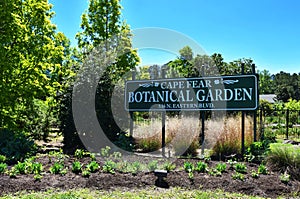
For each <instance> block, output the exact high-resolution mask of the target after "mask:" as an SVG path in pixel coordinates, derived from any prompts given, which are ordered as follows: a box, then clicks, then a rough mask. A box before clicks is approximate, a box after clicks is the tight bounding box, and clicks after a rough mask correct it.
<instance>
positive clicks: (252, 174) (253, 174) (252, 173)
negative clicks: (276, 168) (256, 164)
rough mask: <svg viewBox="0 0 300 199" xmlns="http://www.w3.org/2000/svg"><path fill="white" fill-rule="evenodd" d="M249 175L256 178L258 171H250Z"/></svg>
mask: <svg viewBox="0 0 300 199" xmlns="http://www.w3.org/2000/svg"><path fill="white" fill-rule="evenodd" d="M251 176H252V178H258V177H259V173H258V172H256V171H251Z"/></svg>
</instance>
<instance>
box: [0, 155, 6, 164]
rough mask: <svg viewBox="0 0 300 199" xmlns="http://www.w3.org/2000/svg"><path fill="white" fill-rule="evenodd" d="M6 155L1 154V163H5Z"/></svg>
mask: <svg viewBox="0 0 300 199" xmlns="http://www.w3.org/2000/svg"><path fill="white" fill-rule="evenodd" d="M5 161H6V157H5V155H0V163H5Z"/></svg>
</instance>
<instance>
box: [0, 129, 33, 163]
mask: <svg viewBox="0 0 300 199" xmlns="http://www.w3.org/2000/svg"><path fill="white" fill-rule="evenodd" d="M36 152H37V146H36V145H35V143H34V141H33V140H31V139H30V138H28V137H27V136H26V135H25V133H24V132H18V131H11V130H8V129H0V154H1V155H4V156H5V157H6V161H7V162H8V163H15V162H17V161H22V160H24V159H25V158H27V157H30V156H32V155H34V154H35V153H36Z"/></svg>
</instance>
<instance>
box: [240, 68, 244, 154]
mask: <svg viewBox="0 0 300 199" xmlns="http://www.w3.org/2000/svg"><path fill="white" fill-rule="evenodd" d="M244 73H245V63H242V75H244ZM241 148H242V149H241V152H242V156H244V153H245V111H242V147H241Z"/></svg>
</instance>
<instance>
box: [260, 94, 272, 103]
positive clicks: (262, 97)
mask: <svg viewBox="0 0 300 199" xmlns="http://www.w3.org/2000/svg"><path fill="white" fill-rule="evenodd" d="M259 99H261V100H266V101H268V102H269V103H272V104H274V103H275V101H276V95H275V94H263V95H259Z"/></svg>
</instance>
